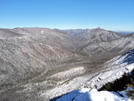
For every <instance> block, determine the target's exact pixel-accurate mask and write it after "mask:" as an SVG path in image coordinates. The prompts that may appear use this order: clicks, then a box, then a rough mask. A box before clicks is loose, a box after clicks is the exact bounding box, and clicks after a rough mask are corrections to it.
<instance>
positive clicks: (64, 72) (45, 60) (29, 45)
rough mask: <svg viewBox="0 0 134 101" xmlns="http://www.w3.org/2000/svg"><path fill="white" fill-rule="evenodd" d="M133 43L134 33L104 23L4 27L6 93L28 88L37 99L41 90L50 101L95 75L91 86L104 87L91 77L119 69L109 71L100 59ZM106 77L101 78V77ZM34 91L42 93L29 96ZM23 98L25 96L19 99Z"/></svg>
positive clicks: (1, 85)
mask: <svg viewBox="0 0 134 101" xmlns="http://www.w3.org/2000/svg"><path fill="white" fill-rule="evenodd" d="M133 47H134V34H129V35H121V34H118V33H115V32H112V31H107V30H104V29H100V28H97V29H76V30H58V29H53V30H52V29H48V28H15V29H0V91H1V94H4V93H3V92H6V91H12V90H13V91H14V92H15V93H13V94H14V97H16V94H17V96H18V95H20V96H21V94H23V96H25V98H27V99H30V98H31V101H34V100H33V99H35V98H34V97H33V96H36V97H37V94H39V95H40V96H39V98H43V99H46V100H45V101H47V100H48V99H50V98H53V97H55V96H59V95H61V94H64V93H67V92H69V91H72V90H74V89H77V88H79V87H83V86H87V84H88V82H87V81H92V84H90V87H94V86H97V87H98V88H99V87H100V86H99V85H94V84H95V83H94V82H96V81H95V78H94V79H91V78H93V77H98V76H99V75H100V74H101V75H103V74H102V72H105V73H106V74H105V73H104V74H105V75H109V76H110V74H112V73H113V72H110V74H109V73H108V74H107V72H106V71H108V70H107V66H103V67H102V68H101V66H100V65H101V64H103V63H104V62H106V61H107V60H108V59H111V58H113V57H114V56H117V55H120V54H122V53H124V52H126V51H128V50H130V49H132V48H133ZM102 59H103V60H102ZM113 68H114V67H113ZM115 68H116V67H115ZM102 69H104V70H105V71H102ZM108 69H109V68H108ZM116 69H117V68H116ZM88 74H89V75H88ZM102 77H103V76H102ZM101 79H102V78H100V79H98V78H96V80H100V81H101ZM79 81H81V82H79ZM100 84H101V83H100ZM44 85H45V86H44ZM101 85H103V84H101ZM70 86H71V87H70ZM88 86H89V85H88ZM20 88H21V90H20ZM65 88H66V89H65ZM14 89H15V90H14ZM32 89H34V90H32ZM59 89H61V91H60V90H59ZM62 89H64V91H62ZM20 91H21V92H20ZM58 91H60V93H59V92H58ZM22 92H23V93H22ZM28 92H29V93H30V94H31V93H33V92H34V93H35V92H36V94H35V95H32V94H31V95H29V96H28V97H26V96H27V93H28ZM42 92H44V93H42ZM47 92H49V93H47ZM6 94H8V93H6ZM43 94H44V95H45V96H44V95H43ZM7 97H10V94H9V95H8V96H6V97H5V96H3V97H1V99H0V100H5V99H8V100H9V99H11V98H7ZM18 97H19V96H18ZM12 98H13V97H12ZM22 99H23V98H21V97H19V98H18V99H17V98H16V101H18V100H22ZM13 100H14V99H13ZM13 100H11V101H13ZM38 100H40V99H38ZM9 101H10V100H9ZM14 101H15V100H14ZM35 101H36V100H35Z"/></svg>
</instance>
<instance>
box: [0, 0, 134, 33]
mask: <svg viewBox="0 0 134 101" xmlns="http://www.w3.org/2000/svg"><path fill="white" fill-rule="evenodd" d="M15 27H46V28H59V29H76V28H96V27H101V28H104V29H108V30H124V31H134V0H0V28H15Z"/></svg>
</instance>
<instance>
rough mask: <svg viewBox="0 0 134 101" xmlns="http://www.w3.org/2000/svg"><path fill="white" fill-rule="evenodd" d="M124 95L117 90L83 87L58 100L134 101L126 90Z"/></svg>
mask: <svg viewBox="0 0 134 101" xmlns="http://www.w3.org/2000/svg"><path fill="white" fill-rule="evenodd" d="M122 94H123V95H125V96H124V97H121V96H120V95H119V94H118V93H116V92H109V91H97V90H96V89H92V90H90V89H88V88H83V89H79V90H74V91H72V92H70V93H68V94H67V95H64V96H62V97H61V98H59V99H57V100H56V101H132V100H131V99H129V98H128V97H127V95H126V93H125V92H122Z"/></svg>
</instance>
